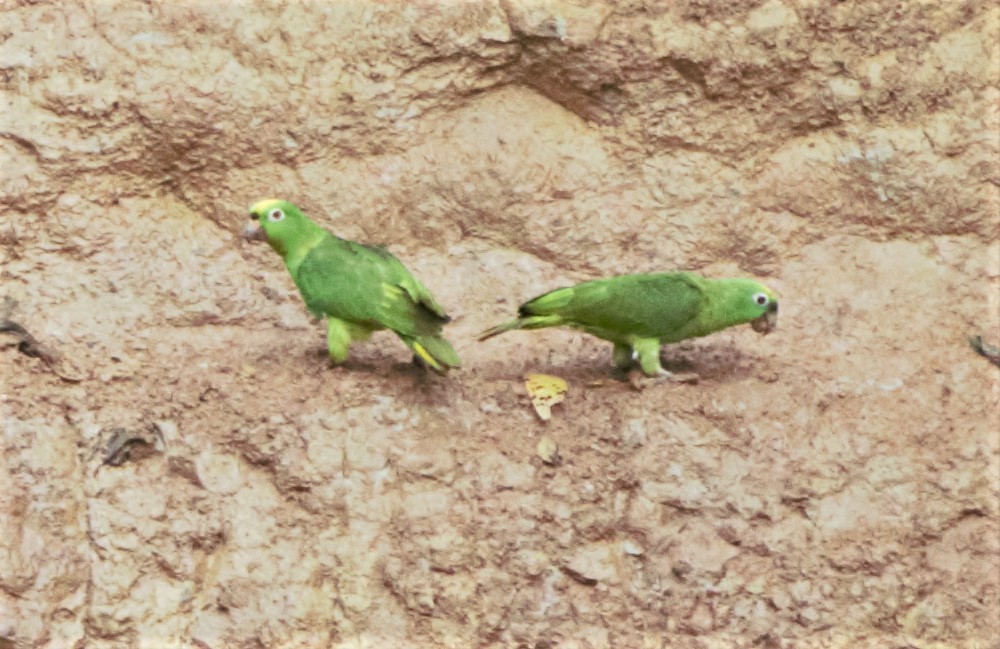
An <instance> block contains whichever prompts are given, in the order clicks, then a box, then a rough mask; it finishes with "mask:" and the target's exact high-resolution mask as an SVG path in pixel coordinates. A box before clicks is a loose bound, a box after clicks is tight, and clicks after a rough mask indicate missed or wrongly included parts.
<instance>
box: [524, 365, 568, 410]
mask: <svg viewBox="0 0 1000 649" xmlns="http://www.w3.org/2000/svg"><path fill="white" fill-rule="evenodd" d="M524 386H525V387H526V388H528V394H529V395H530V396H531V405H533V406H534V407H535V412H537V413H538V417H539V418H540V419H541V420H542V421H548V420H550V419H552V406H554V405H555V404H557V403H562V400H563V399H564V398H566V390H568V389H569V385H567V383H566V381H564V380H563V379H561V378H559V377H558V376H550V375H548V374H528V375H527V376H525V377H524Z"/></svg>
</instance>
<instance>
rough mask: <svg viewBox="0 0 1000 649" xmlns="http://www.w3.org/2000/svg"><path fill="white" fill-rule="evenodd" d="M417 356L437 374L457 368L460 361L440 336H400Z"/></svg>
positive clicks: (459, 365) (449, 345) (460, 363)
mask: <svg viewBox="0 0 1000 649" xmlns="http://www.w3.org/2000/svg"><path fill="white" fill-rule="evenodd" d="M401 338H402V339H403V342H405V343H406V344H407V345H408V346H409V348H410V349H412V350H413V353H414V354H416V355H417V358H419V359H420V360H422V361H423V362H424V364H426V365H427V367H429V368H431V369H432V370H434V371H435V372H437V373H438V374H446V373H447V372H448V370H449V369H452V368H459V367H461V366H462V361H461V359H459V357H458V354H457V353H456V352H455V350H454V348H452V346H451V344H450V343H449V342H448V341H447V340H445V339H444V338H442V337H441V336H419V337H416V338H414V337H411V336H401Z"/></svg>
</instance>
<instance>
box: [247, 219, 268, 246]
mask: <svg viewBox="0 0 1000 649" xmlns="http://www.w3.org/2000/svg"><path fill="white" fill-rule="evenodd" d="M243 238H244V239H246V240H247V241H267V232H265V231H264V228H262V227H260V221H258V220H257V219H251V220H250V221H247V224H246V227H244V228H243Z"/></svg>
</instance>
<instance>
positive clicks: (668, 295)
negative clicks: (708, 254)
mask: <svg viewBox="0 0 1000 649" xmlns="http://www.w3.org/2000/svg"><path fill="white" fill-rule="evenodd" d="M704 298H705V291H704V286H703V281H702V280H700V278H698V277H696V276H693V275H690V274H689V273H651V274H639V275H619V276H617V277H608V278H606V279H598V280H594V281H590V282H583V283H581V284H577V285H576V286H569V287H566V288H560V289H556V290H554V291H551V292H549V293H546V294H544V295H540V296H538V297H536V298H535V299H533V300H530V301H528V302H525V303H524V304H522V305H521V308H520V309H519V311H518V315H519V316H520V317H519V318H518V319H517V320H511V321H508V322H505V323H502V324H500V325H497V326H496V327H493V328H492V329H489V330H487V331H485V332H483V333H482V334H481V335H480V340H485V339H486V338H489V337H491V336H495V335H497V334H500V333H503V332H504V331H510V330H512V329H539V328H542V327H554V326H560V325H562V326H570V327H576V328H578V329H583V330H584V331H587V332H589V333H592V334H594V335H595V336H599V337H601V338H604V339H606V340H612V341H621V342H627V339H628V338H631V337H637V338H655V339H659V340H662V341H664V342H670V341H673V340H680V339H683V338H685V337H687V335H686V334H687V331H688V330H689V329H690V327H691V326H692V324H693V323H694V321H695V320H696V319H697V317H698V314H699V312H700V311H701V308H702V305H703V304H704Z"/></svg>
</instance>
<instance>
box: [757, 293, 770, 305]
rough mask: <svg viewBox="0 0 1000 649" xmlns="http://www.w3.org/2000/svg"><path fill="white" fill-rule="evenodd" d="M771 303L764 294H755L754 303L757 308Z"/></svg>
mask: <svg viewBox="0 0 1000 649" xmlns="http://www.w3.org/2000/svg"><path fill="white" fill-rule="evenodd" d="M770 301H771V300H770V299H769V298H768V297H767V296H766V295H764V294H763V293H754V294H753V303H754V304H756V305H757V306H767V303H768V302H770Z"/></svg>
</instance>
